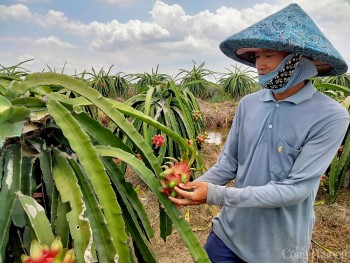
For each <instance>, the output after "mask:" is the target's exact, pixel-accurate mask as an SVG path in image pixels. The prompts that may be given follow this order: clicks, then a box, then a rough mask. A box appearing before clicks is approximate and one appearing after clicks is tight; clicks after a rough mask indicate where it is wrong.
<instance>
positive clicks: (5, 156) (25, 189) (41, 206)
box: [0, 73, 209, 262]
mask: <svg viewBox="0 0 350 263" xmlns="http://www.w3.org/2000/svg"><path fill="white" fill-rule="evenodd" d="M3 83H7V84H8V85H4V86H3V89H2V90H1V96H0V99H1V105H2V107H0V120H1V121H2V123H1V125H2V127H3V125H4V124H5V126H6V127H7V129H1V130H0V139H1V141H2V142H3V143H2V145H1V151H0V157H1V162H0V170H1V177H2V178H1V179H2V180H1V185H0V187H1V188H0V210H1V211H2V212H1V213H0V253H1V254H0V259H1V260H0V261H2V262H9V261H10V260H12V261H16V262H19V261H20V259H19V256H20V255H21V254H28V252H29V249H30V243H31V241H32V240H33V239H37V240H39V241H41V242H43V243H46V244H51V242H52V241H53V239H54V237H55V236H59V237H61V240H62V243H63V245H64V247H67V248H71V247H73V248H74V251H75V253H76V256H77V262H85V259H84V257H88V258H90V260H91V261H99V262H115V261H116V260H117V258H118V260H119V262H131V261H135V259H134V258H133V257H134V256H135V255H133V253H132V251H133V249H136V250H137V251H138V252H140V255H139V258H138V260H139V261H144V262H156V261H157V259H156V257H155V254H154V252H153V251H152V246H151V245H150V242H149V240H150V238H152V236H153V229H152V227H151V224H150V222H149V219H148V216H147V213H146V212H145V210H144V208H143V205H142V203H141V202H140V200H139V199H138V197H137V194H136V193H135V191H134V190H133V188H132V185H131V184H130V183H127V182H126V181H125V179H124V172H123V171H124V169H123V167H122V165H117V164H116V163H115V162H114V159H115V158H120V159H121V160H123V162H124V163H126V164H128V165H130V167H131V168H132V169H134V170H135V171H136V173H137V174H138V175H139V176H140V178H141V179H142V180H144V182H145V183H146V184H147V185H148V186H149V187H150V189H151V191H153V192H154V193H155V194H156V196H157V198H158V200H159V202H160V203H161V204H162V206H163V207H164V210H165V211H166V214H167V215H168V217H169V218H170V220H171V222H172V223H173V224H174V225H175V226H176V228H177V229H178V232H179V233H180V235H181V236H182V238H183V240H184V242H185V244H186V245H187V246H188V248H189V250H190V253H191V255H192V257H193V260H194V261H196V262H209V260H208V258H207V255H206V253H205V251H204V249H203V248H202V247H201V245H200V243H199V242H198V240H197V238H196V236H195V234H194V233H193V232H192V231H191V229H190V226H189V225H188V223H187V222H186V221H185V220H183V219H182V218H181V216H180V213H179V211H178V210H177V208H176V207H175V206H174V205H173V204H172V203H171V202H170V201H169V200H168V199H167V198H166V197H165V196H163V195H162V194H161V192H160V188H161V186H160V184H159V181H158V179H157V177H158V175H159V173H160V172H161V163H160V160H159V159H158V158H157V156H156V155H155V154H154V151H153V149H152V148H151V146H150V145H149V143H148V142H147V141H145V140H144V139H143V137H142V136H141V135H140V133H138V131H137V130H136V129H135V128H134V126H133V125H132V124H131V123H130V122H129V121H128V120H127V119H126V118H125V117H124V114H126V115H133V116H134V117H135V118H137V117H139V118H141V119H143V121H144V122H147V123H148V125H154V126H156V127H157V129H158V130H160V131H162V132H163V133H164V134H167V135H168V136H170V137H171V136H172V137H171V138H172V139H173V140H174V141H176V142H177V143H178V144H179V145H180V147H181V152H182V153H183V154H184V156H188V158H189V159H190V160H194V159H195V156H196V151H195V149H194V148H193V147H190V146H189V145H188V144H187V143H186V141H185V140H183V139H182V138H181V136H179V135H177V134H176V133H174V132H173V131H172V130H170V129H168V128H167V127H165V126H164V125H161V124H160V123H159V122H157V121H155V120H153V119H152V118H150V117H148V116H145V115H144V114H142V113H139V112H138V111H136V110H134V109H130V108H127V107H123V104H122V105H117V106H118V107H120V108H121V110H123V112H121V111H119V110H118V109H117V106H115V105H114V104H113V103H111V100H109V99H107V98H104V97H103V96H102V95H101V94H100V93H99V92H98V91H96V90H94V89H92V88H90V87H89V86H88V85H87V84H86V83H85V82H84V81H82V80H78V79H76V78H73V77H69V76H66V75H64V74H57V73H35V74H30V75H28V76H26V78H25V79H24V80H22V79H19V80H14V81H12V82H11V85H10V83H9V82H3ZM58 87H59V88H58ZM56 91H57V92H56ZM71 94H74V96H71ZM91 106H93V107H96V108H97V109H98V110H100V111H103V112H104V113H105V114H106V115H107V116H108V117H109V118H110V120H111V121H112V122H113V123H115V125H116V126H118V127H119V129H120V130H119V134H122V135H123V137H124V136H125V137H127V138H128V143H127V144H126V143H125V142H124V141H122V140H121V139H120V138H119V137H117V136H115V135H114V134H113V133H112V132H111V131H110V130H109V129H107V128H106V127H104V126H102V125H101V124H100V123H99V122H98V121H96V120H95V119H93V118H91V117H90V116H89V115H88V114H87V113H85V112H84V109H85V108H86V107H91ZM128 111H130V113H129V114H128ZM8 131H13V132H12V133H11V132H8ZM134 147H135V148H136V149H137V151H138V153H140V154H141V156H142V159H143V161H142V162H141V161H140V160H139V159H138V158H137V157H136V155H135V153H134V152H133V151H132V149H133V148H134ZM107 150H108V151H107ZM10 232H11V233H17V235H10V234H9V233H10ZM129 238H131V239H132V240H133V241H134V242H133V244H134V246H131V245H130V244H129V242H128V240H129ZM13 257H14V258H13Z"/></svg>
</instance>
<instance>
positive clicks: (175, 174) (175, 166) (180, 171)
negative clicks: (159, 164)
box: [160, 159, 191, 197]
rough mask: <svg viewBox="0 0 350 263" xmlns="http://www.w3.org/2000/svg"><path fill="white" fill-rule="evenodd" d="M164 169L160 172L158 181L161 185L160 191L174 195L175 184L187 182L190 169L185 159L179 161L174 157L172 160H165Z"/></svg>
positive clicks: (167, 194) (175, 194)
mask: <svg viewBox="0 0 350 263" xmlns="http://www.w3.org/2000/svg"><path fill="white" fill-rule="evenodd" d="M166 164H168V166H167V165H165V168H166V169H165V170H164V171H163V172H162V173H161V174H160V179H161V181H160V183H161V185H162V190H161V192H162V193H163V194H165V195H166V196H173V197H176V196H177V193H176V191H175V190H174V187H175V186H178V185H179V184H180V183H187V182H188V181H189V179H190V173H191V169H190V166H189V164H188V162H187V161H185V160H181V161H180V162H179V161H177V160H175V159H174V162H173V163H172V162H167V163H166Z"/></svg>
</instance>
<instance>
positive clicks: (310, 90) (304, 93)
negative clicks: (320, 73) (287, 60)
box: [259, 81, 316, 104]
mask: <svg viewBox="0 0 350 263" xmlns="http://www.w3.org/2000/svg"><path fill="white" fill-rule="evenodd" d="M315 91H316V88H315V87H314V86H313V85H312V82H311V81H307V82H306V84H305V86H304V87H303V88H302V89H301V90H299V91H298V92H297V93H295V94H293V95H292V96H290V97H288V98H286V99H284V100H282V101H288V102H292V103H294V104H300V103H302V102H304V101H306V100H309V99H311V98H312V96H313V95H314V93H315ZM259 100H260V101H276V99H275V97H274V96H273V93H272V90H270V89H264V90H263V93H262V94H261V95H260V98H259Z"/></svg>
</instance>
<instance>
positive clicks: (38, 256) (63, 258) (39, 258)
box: [21, 237, 75, 263]
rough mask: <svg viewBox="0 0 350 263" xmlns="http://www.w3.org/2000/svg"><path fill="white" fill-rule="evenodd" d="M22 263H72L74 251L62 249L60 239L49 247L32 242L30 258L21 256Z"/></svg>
mask: <svg viewBox="0 0 350 263" xmlns="http://www.w3.org/2000/svg"><path fill="white" fill-rule="evenodd" d="M21 261H22V263H52V262H57V263H58V262H60V263H74V262H75V254H74V250H73V249H70V250H68V251H67V249H63V245H62V242H61V239H60V238H59V237H56V238H55V239H54V241H53V242H52V244H51V247H49V246H47V245H45V244H41V243H40V242H38V241H36V240H33V241H32V243H31V245H30V256H28V255H24V254H23V255H22V256H21Z"/></svg>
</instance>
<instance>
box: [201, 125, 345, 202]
mask: <svg viewBox="0 0 350 263" xmlns="http://www.w3.org/2000/svg"><path fill="white" fill-rule="evenodd" d="M348 125H349V119H346V118H343V119H338V120H335V121H332V122H330V123H328V124H327V125H326V126H324V127H323V128H322V129H320V130H319V131H318V132H317V133H316V134H315V135H314V136H313V137H312V138H311V139H309V140H308V141H307V142H306V143H305V145H304V146H303V148H302V150H301V152H300V154H299V156H298V157H297V159H296V161H295V163H294V165H293V167H292V170H291V172H290V174H289V176H288V177H287V178H286V179H283V180H281V181H271V182H269V183H268V184H266V185H264V186H248V187H245V188H235V187H226V186H224V185H217V182H218V181H220V182H224V180H223V178H227V172H225V173H224V176H221V177H222V179H220V180H215V179H212V178H213V177H215V176H218V175H219V173H221V172H223V171H222V170H223V169H225V168H223V169H221V170H220V169H219V167H214V170H213V171H211V169H210V170H209V171H208V175H207V176H206V178H208V180H201V181H208V182H210V183H209V186H208V195H207V203H208V204H215V205H222V206H232V207H233V206H234V207H265V208H273V207H282V206H292V205H296V204H299V203H301V202H302V201H304V200H305V199H306V198H307V197H308V196H309V195H310V194H311V192H312V191H313V190H314V189H317V187H318V186H319V182H320V178H321V176H322V175H323V174H324V172H325V171H326V169H327V168H328V167H329V165H330V163H331V162H332V160H333V158H334V156H335V154H336V153H337V151H338V149H339V146H340V145H341V143H342V140H343V138H344V136H345V134H346V131H347V128H348ZM232 140H233V139H232V138H231V140H230V141H232ZM225 148H226V147H225ZM228 148H229V149H230V150H231V151H232V149H231V147H228ZM225 151H227V150H226V149H225ZM224 154H225V152H224ZM221 158H222V159H223V161H219V164H218V166H220V165H224V164H225V165H226V166H224V167H229V168H231V171H232V170H234V169H233V168H236V167H234V164H235V163H236V160H235V161H231V162H228V159H229V156H226V155H224V157H221ZM224 158H225V159H224ZM235 158H236V157H234V159H235ZM226 162H227V163H230V165H228V164H226ZM213 174H215V176H213ZM206 178H204V179H206Z"/></svg>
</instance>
